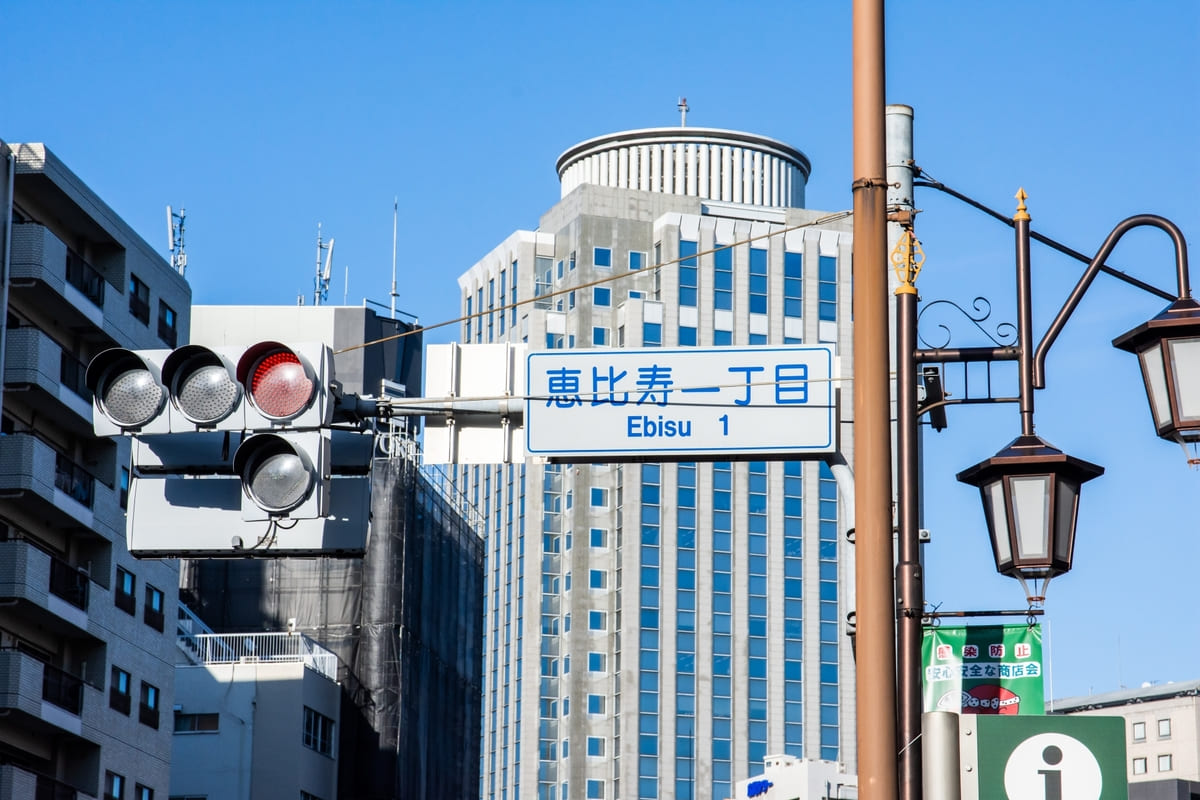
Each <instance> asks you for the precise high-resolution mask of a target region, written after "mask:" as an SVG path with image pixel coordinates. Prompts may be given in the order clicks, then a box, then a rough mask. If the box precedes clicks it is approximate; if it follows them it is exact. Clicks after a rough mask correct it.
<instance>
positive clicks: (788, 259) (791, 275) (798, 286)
mask: <svg viewBox="0 0 1200 800" xmlns="http://www.w3.org/2000/svg"><path fill="white" fill-rule="evenodd" d="M803 278H804V257H803V256H802V255H800V254H799V253H784V254H783V315H784V316H785V317H803V316H804V281H803Z"/></svg>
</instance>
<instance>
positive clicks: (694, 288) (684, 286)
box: [679, 239, 700, 308]
mask: <svg viewBox="0 0 1200 800" xmlns="http://www.w3.org/2000/svg"><path fill="white" fill-rule="evenodd" d="M696 250H697V247H696V242H692V241H688V240H687V239H680V240H679V305H681V306H690V307H692V308H695V307H696V301H697V294H698V290H699V286H700V283H699V278H698V277H697V271H696Z"/></svg>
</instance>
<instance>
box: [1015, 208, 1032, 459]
mask: <svg viewBox="0 0 1200 800" xmlns="http://www.w3.org/2000/svg"><path fill="white" fill-rule="evenodd" d="M1028 196H1029V195H1027V194H1025V190H1024V189H1019V190H1017V213H1016V214H1014V215H1013V223H1014V225H1013V230H1014V231H1015V232H1016V238H1017V348H1018V350H1019V351H1020V356H1019V360H1018V366H1019V369H1020V373H1021V374H1020V381H1021V383H1020V398H1021V400H1020V409H1021V435H1022V436H1033V302H1032V292H1033V289H1032V286H1031V283H1032V277H1031V275H1030V268H1029V211H1028V210H1027V209H1026V208H1025V198H1026V197H1028Z"/></svg>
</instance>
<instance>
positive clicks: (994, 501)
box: [981, 479, 1012, 568]
mask: <svg viewBox="0 0 1200 800" xmlns="http://www.w3.org/2000/svg"><path fill="white" fill-rule="evenodd" d="M981 489H982V491H983V513H984V515H986V517H987V521H988V527H989V528H990V529H991V531H992V540H993V542H994V544H995V547H996V566H997V567H1000V568H1003V567H1005V566H1006V565H1008V564H1011V563H1012V545H1011V544H1010V543H1009V540H1008V507H1007V506H1006V505H1005V503H1004V481H1003V480H1002V479H1001V480H995V481H992V482H991V483H988V484H984V486H982V487H981Z"/></svg>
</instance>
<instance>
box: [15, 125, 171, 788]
mask: <svg viewBox="0 0 1200 800" xmlns="http://www.w3.org/2000/svg"><path fill="white" fill-rule="evenodd" d="M9 154H11V161H10V160H7V159H5V160H4V161H3V163H5V164H11V165H12V166H13V168H14V171H15V176H14V178H13V187H14V188H13V195H12V197H11V198H7V197H6V196H5V195H6V189H7V185H6V184H7V181H4V182H3V184H0V185H3V187H4V188H3V189H0V220H2V219H9V218H11V240H10V242H9V244H10V258H9V261H8V263H7V264H4V265H3V269H4V272H3V273H2V274H0V278H2V280H0V286H3V289H4V290H5V291H4V292H3V293H2V294H0V305H3V306H4V309H3V310H4V317H3V320H2V328H0V332H2V336H0V344H2V345H3V403H2V405H3V419H2V424H0V764H2V766H0V798H3V800H8V799H9V798H25V797H33V796H35V795H34V792H37V796H39V797H41V796H46V797H49V796H54V797H64V796H72V793H73V796H77V797H106V796H108V795H110V794H116V793H117V792H118V791H119V792H120V793H121V795H122V796H123V797H126V798H135V800H142V799H143V798H147V797H150V796H152V795H156V796H158V797H165V796H166V793H167V788H168V779H169V761H170V752H171V725H170V717H169V716H167V714H166V713H164V711H169V709H170V708H171V704H172V702H173V695H174V689H173V685H174V652H175V645H174V638H175V625H174V620H175V614H176V604H177V599H178V588H177V587H178V568H177V566H176V565H175V564H174V563H173V562H140V561H136V560H135V559H133V558H132V557H131V556H130V555H129V553H128V551H127V549H126V544H125V511H124V505H125V500H126V492H127V487H128V471H127V467H126V465H128V464H129V443H128V442H127V441H121V440H113V439H97V438H96V437H95V436H93V435H92V406H91V398H90V395H89V394H88V392H87V389H86V388H85V386H84V382H83V369H84V367H85V366H86V364H87V362H88V361H89V360H90V359H91V357H92V356H94V355H96V354H97V353H99V352H100V351H102V350H104V349H107V348H110V347H117V346H122V347H130V348H162V347H168V346H174V344H175V341H176V340H178V341H186V339H187V335H188V320H189V316H188V315H189V308H190V305H191V291H190V289H189V288H188V285H187V283H186V281H185V280H184V279H183V276H182V275H180V274H178V273H177V272H175V271H174V270H173V269H171V267H170V266H169V265H168V264H167V262H166V261H165V260H164V259H163V258H162V257H160V256H159V255H158V254H157V253H155V252H154V251H153V250H152V249H151V247H150V246H149V245H148V244H147V243H146V242H145V241H143V240H142V239H141V238H140V237H139V236H138V235H137V234H135V233H134V232H133V230H132V229H131V228H129V226H128V225H126V224H125V223H124V222H123V221H122V220H121V219H120V217H119V216H117V214H116V212H114V211H113V210H112V209H111V208H109V207H108V206H107V205H105V203H104V202H103V201H102V200H101V199H100V198H99V197H97V196H96V195H95V194H94V193H93V192H92V191H91V190H90V189H88V187H87V186H86V185H84V183H83V182H82V181H81V180H80V179H79V178H78V177H77V176H75V175H74V174H73V173H72V172H71V171H70V170H69V169H68V168H67V167H66V166H65V165H64V164H63V163H62V162H61V161H59V160H58V159H57V158H56V157H55V156H54V154H53V153H52V152H50V151H49V150H48V149H47V148H46V147H45V146H44V145H41V144H17V145H11V147H10V148H6V147H5V146H4V145H3V143H0V157H3V156H6V155H9ZM3 171H4V170H2V169H0V172H3ZM2 252H3V249H2V248H0V253H2ZM49 792H57V793H58V794H53V795H51V794H48V793H49Z"/></svg>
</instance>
